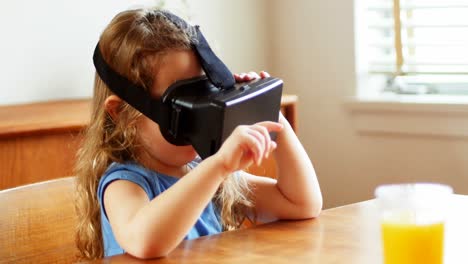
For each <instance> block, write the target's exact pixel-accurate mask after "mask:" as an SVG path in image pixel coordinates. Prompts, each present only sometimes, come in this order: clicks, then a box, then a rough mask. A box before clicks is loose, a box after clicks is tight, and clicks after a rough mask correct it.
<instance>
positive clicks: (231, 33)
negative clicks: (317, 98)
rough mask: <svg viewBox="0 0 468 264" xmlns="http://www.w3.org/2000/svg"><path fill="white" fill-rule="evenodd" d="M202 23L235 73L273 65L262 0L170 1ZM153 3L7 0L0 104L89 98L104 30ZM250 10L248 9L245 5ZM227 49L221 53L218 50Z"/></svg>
mask: <svg viewBox="0 0 468 264" xmlns="http://www.w3.org/2000/svg"><path fill="white" fill-rule="evenodd" d="M165 2H167V6H168V7H169V8H171V9H174V10H175V11H177V12H178V13H180V14H181V15H186V14H188V15H190V17H191V19H192V21H194V22H198V23H199V24H200V25H201V26H202V29H203V31H204V33H205V35H206V37H207V39H208V40H209V41H210V42H211V43H213V47H214V49H215V50H216V51H217V52H219V54H218V55H219V56H220V57H221V58H222V59H223V60H224V61H225V63H226V64H227V65H229V66H230V67H231V69H232V70H233V71H237V72H240V71H249V70H261V69H264V68H267V67H266V66H267V65H268V61H267V57H268V56H266V51H265V50H264V48H263V47H264V46H265V44H266V43H265V34H264V33H263V32H262V30H263V24H262V23H261V22H260V21H264V20H265V12H264V10H263V8H262V7H263V6H264V5H263V4H264V2H265V1H264V0H259V1H255V2H251V1H248V0H241V1H235V2H234V1H207V0H192V1H188V2H189V7H190V11H189V12H187V11H186V9H184V5H183V4H182V3H183V2H182V1H180V0H179V1H176V0H171V1H165ZM156 3H157V1H149V0H145V1H143V0H138V1H132V0H100V1H92V0H83V1H80V2H79V3H75V2H71V1H62V0H46V1H25V0H18V1H8V2H6V3H3V4H2V8H1V9H0V32H1V33H2V41H0V58H1V59H0V93H1V96H0V105H6V104H15V103H28V102H37V101H46V100H54V99H62V98H81V97H90V96H91V95H92V83H93V78H94V68H93V66H92V60H91V58H92V52H93V49H94V47H95V45H96V41H97V40H98V38H99V35H100V33H101V31H102V30H103V29H104V27H105V26H106V25H107V24H108V22H109V21H110V20H111V19H112V17H113V16H114V15H115V14H117V13H118V12H119V11H122V10H125V9H127V8H131V7H139V6H144V5H155V4H156ZM246 7H248V8H246ZM221 47H222V48H221Z"/></svg>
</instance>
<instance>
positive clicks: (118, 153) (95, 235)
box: [75, 9, 253, 259]
mask: <svg viewBox="0 0 468 264" xmlns="http://www.w3.org/2000/svg"><path fill="white" fill-rule="evenodd" d="M191 34H192V32H190V31H188V30H182V29H179V28H177V27H176V26H175V25H174V24H172V22H170V21H169V20H168V19H167V18H165V16H164V15H163V14H162V13H161V12H159V11H158V10H153V9H137V10H129V11H124V12H122V13H120V14H118V15H117V16H116V17H115V18H114V19H113V20H112V21H111V23H110V24H109V25H108V26H107V28H106V29H105V30H104V32H103V33H102V35H101V38H100V40H99V46H100V50H101V53H102V55H103V57H104V59H105V60H106V62H107V63H108V64H109V65H111V67H112V68H113V69H114V70H115V71H117V72H118V73H119V74H121V75H123V76H125V77H126V78H128V79H129V80H131V81H133V82H134V83H136V84H139V85H140V86H142V87H144V88H145V89H148V88H149V87H152V84H153V81H154V80H153V78H154V72H155V71H154V70H155V69H157V68H156V67H158V62H159V61H160V58H161V56H163V55H164V54H165V53H166V52H168V51H171V50H189V49H191V45H190V40H191V38H192V37H191V36H192V35H191ZM111 94H112V93H111V92H110V91H109V89H108V88H107V86H106V84H104V82H103V81H102V80H101V79H100V78H99V76H98V75H95V81H94V96H93V102H92V113H91V120H90V124H89V126H88V128H87V130H86V133H85V138H84V141H83V144H82V147H81V149H80V150H79V151H78V154H77V162H76V165H75V175H76V176H77V192H76V196H77V197H76V211H77V214H78V226H77V230H76V245H77V247H78V250H79V252H80V257H81V258H85V259H95V258H100V257H103V255H104V248H103V241H102V233H101V217H100V206H99V202H98V197H97V187H98V184H99V180H100V178H101V177H102V175H103V173H104V172H105V170H106V169H107V167H108V166H109V165H110V164H111V163H112V162H124V161H128V160H134V161H136V160H138V157H136V156H135V147H136V144H137V142H136V133H137V131H136V128H135V121H136V119H137V118H138V117H139V116H140V115H141V114H140V113H139V112H138V111H137V110H135V109H134V108H133V107H131V106H130V105H128V104H126V103H123V104H122V105H121V106H120V108H119V118H118V120H113V119H112V118H111V117H110V115H109V114H108V113H107V112H106V111H105V108H104V102H105V100H106V98H107V97H108V96H110V95H111ZM213 200H214V202H215V204H216V205H217V208H218V209H219V211H220V215H221V219H222V224H223V228H224V229H225V230H231V229H236V228H238V227H240V225H241V224H242V222H243V221H244V220H245V219H246V217H247V215H248V214H249V213H250V212H253V210H252V208H253V204H252V201H251V192H250V189H249V186H248V185H247V183H246V181H245V180H244V179H243V178H242V177H229V178H228V179H227V180H226V181H225V182H224V183H223V184H222V186H221V187H220V188H219V190H218V192H217V193H216V195H215V197H214V199H213Z"/></svg>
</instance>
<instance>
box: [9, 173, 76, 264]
mask: <svg viewBox="0 0 468 264" xmlns="http://www.w3.org/2000/svg"><path fill="white" fill-rule="evenodd" d="M74 185H75V179H74V177H68V178H60V179H56V180H51V181H45V182H39V183H34V184H30V185H25V186H21V187H17V188H13V189H7V190H3V191H0V209H1V213H0V262H2V263H3V261H5V262H14V263H70V262H72V261H74V260H75V259H76V255H77V249H76V247H75V242H74V231H75V223H76V214H75V210H74V202H73V192H74Z"/></svg>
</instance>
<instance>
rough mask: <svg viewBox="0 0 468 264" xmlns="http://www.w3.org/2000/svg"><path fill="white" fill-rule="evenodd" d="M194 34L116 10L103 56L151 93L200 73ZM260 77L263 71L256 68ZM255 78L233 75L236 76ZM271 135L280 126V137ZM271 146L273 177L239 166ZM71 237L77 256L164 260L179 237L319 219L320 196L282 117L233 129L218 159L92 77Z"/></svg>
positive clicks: (149, 14)
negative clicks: (164, 131) (169, 136)
mask: <svg viewBox="0 0 468 264" xmlns="http://www.w3.org/2000/svg"><path fill="white" fill-rule="evenodd" d="M190 40H191V32H188V31H187V30H182V29H179V28H178V27H176V26H174V24H173V23H171V22H170V21H169V20H168V19H167V18H166V17H165V15H164V14H163V13H162V12H160V11H157V10H145V9H139V10H130V11H125V12H122V13H120V14H118V15H117V16H116V17H115V18H114V19H113V20H112V22H111V23H110V25H109V26H108V27H107V28H106V29H105V30H104V32H103V33H102V35H101V38H100V40H99V46H100V50H101V53H102V55H103V57H104V59H105V60H106V62H107V63H108V64H109V65H110V66H111V67H112V68H113V69H114V70H115V71H117V72H118V73H119V74H121V75H123V76H125V77H126V78H128V79H129V80H131V81H132V82H134V83H136V84H138V85H140V86H143V87H144V88H145V89H147V90H148V91H149V92H150V94H151V95H152V96H154V97H155V98H157V97H158V96H161V95H162V94H163V93H164V91H165V90H166V89H167V87H169V86H170V85H171V84H172V83H174V82H175V81H177V80H182V79H188V78H192V77H196V76H199V75H201V74H202V69H201V66H200V64H199V61H198V58H197V57H196V55H195V53H194V51H193V50H192V49H191V45H190ZM261 76H262V77H266V76H267V74H266V73H264V72H262V73H261ZM256 77H258V75H256V74H254V73H250V74H242V75H235V79H236V81H238V82H242V81H249V80H252V79H254V78H256ZM269 132H277V140H276V142H274V141H272V140H271V139H270V135H269ZM273 151H274V154H275V158H276V161H277V164H278V170H277V171H278V175H277V180H275V179H271V178H267V177H258V176H254V175H250V174H248V173H246V172H243V171H242V170H244V169H246V168H247V167H248V166H249V165H251V164H252V163H257V164H260V163H261V162H262V160H264V159H265V158H267V157H268V156H269V155H270V154H271V153H272V152H273ZM76 175H77V178H78V185H77V186H78V187H77V188H78V190H77V193H78V200H77V212H78V219H79V226H78V228H77V237H76V242H77V246H78V249H79V250H80V252H81V254H82V256H83V257H84V258H88V259H94V258H100V257H103V256H111V255H115V254H120V253H124V252H127V253H129V254H131V255H133V256H135V257H138V258H153V257H160V256H165V255H167V254H168V253H170V252H171V250H173V249H174V248H175V247H176V246H177V245H178V244H179V243H180V242H181V241H182V240H183V239H192V238H196V237H199V236H203V235H210V234H216V233H219V232H222V231H223V230H232V229H236V228H239V227H240V226H241V224H242V223H243V222H244V220H245V219H251V220H253V221H255V220H259V221H262V222H268V221H274V220H277V219H304V218H312V217H316V216H318V214H319V213H320V211H321V207H322V196H321V193H320V188H319V184H318V181H317V178H316V176H315V172H314V169H313V167H312V164H311V162H310V160H309V157H308V156H307V154H306V152H305V150H304V148H303V147H302V145H301V143H300V142H299V140H298V138H297V137H296V135H295V134H294V132H293V130H292V128H291V126H290V125H289V123H288V122H287V121H286V119H285V118H284V117H283V116H282V115H281V114H279V122H278V123H276V122H260V123H257V124H254V125H249V126H239V127H237V128H236V129H235V130H234V131H233V132H232V134H231V135H230V136H229V137H228V138H227V140H226V141H225V142H224V143H223V145H222V146H221V148H220V149H219V150H218V152H216V153H215V154H214V155H212V156H210V157H208V158H206V159H205V160H203V161H202V160H200V159H199V158H198V157H197V153H196V152H195V150H194V149H193V147H192V146H175V145H171V144H170V143H169V142H167V141H166V140H165V139H164V137H163V136H162V135H161V132H160V130H159V127H158V125H157V124H156V123H154V122H153V121H151V120H150V119H149V118H147V117H146V116H144V115H142V114H140V113H139V112H138V111H137V110H135V109H134V108H132V107H131V106H129V105H128V104H127V103H126V102H124V101H122V100H121V99H120V98H119V97H117V96H116V95H114V94H113V93H112V92H110V91H109V89H108V87H107V86H106V85H105V84H104V83H103V81H102V80H101V79H100V78H99V76H98V75H96V77H95V84H94V98H93V111H92V117H91V122H90V125H89V127H88V130H87V134H86V137H85V141H84V143H83V146H82V148H81V149H80V151H79V154H78V161H77V164H76Z"/></svg>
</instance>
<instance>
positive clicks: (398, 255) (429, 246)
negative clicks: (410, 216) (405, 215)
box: [382, 221, 444, 264]
mask: <svg viewBox="0 0 468 264" xmlns="http://www.w3.org/2000/svg"><path fill="white" fill-rule="evenodd" d="M382 240H383V251H384V263H385V264H415V263H421V264H441V263H442V262H443V245H444V224H443V223H434V224H425V225H423V224H410V223H401V222H385V221H384V222H383V223H382Z"/></svg>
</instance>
